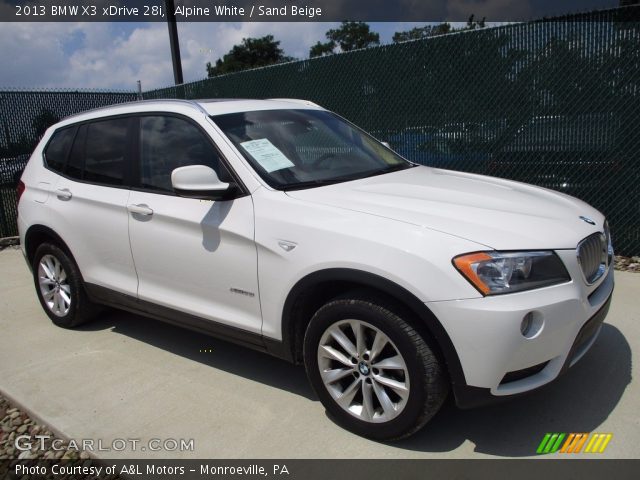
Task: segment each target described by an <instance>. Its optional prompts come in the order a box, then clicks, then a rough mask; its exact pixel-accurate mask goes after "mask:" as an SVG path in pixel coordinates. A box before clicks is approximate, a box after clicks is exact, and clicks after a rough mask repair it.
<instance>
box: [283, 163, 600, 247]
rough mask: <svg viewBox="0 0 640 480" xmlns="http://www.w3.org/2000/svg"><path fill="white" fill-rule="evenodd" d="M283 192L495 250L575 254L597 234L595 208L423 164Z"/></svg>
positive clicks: (535, 189)
mask: <svg viewBox="0 0 640 480" xmlns="http://www.w3.org/2000/svg"><path fill="white" fill-rule="evenodd" d="M287 194H288V195H289V196H291V197H293V198H296V199H299V200H304V201H308V202H315V203H320V204H323V205H331V206H334V207H337V208H343V209H348V210H352V211H358V212H362V213H365V214H370V215H377V216H380V217H385V218H389V219H394V220H397V221H400V222H405V223H409V224H413V225H416V226H420V227H423V228H429V229H432V230H437V231H440V232H445V233H448V234H451V235H455V236H458V237H461V238H464V239H466V240H470V241H473V242H476V243H480V244H483V245H485V246H487V247H490V248H493V249H496V250H520V249H522V250H525V249H526V250H531V249H569V248H575V247H576V246H577V244H578V242H579V241H580V240H582V239H583V238H585V237H586V236H588V235H590V234H591V233H593V232H595V231H601V230H602V227H603V223H604V217H603V216H602V214H601V213H600V212H598V211H597V210H596V209H594V208H593V207H591V206H589V205H587V204H586V203H584V202H582V201H581V200H578V199H576V198H573V197H570V196H568V195H564V194H562V193H558V192H554V191H552V190H547V189H543V188H539V187H534V186H531V185H527V184H524V183H519V182H513V181H509V180H503V179H498V178H493V177H485V176H481V175H473V174H467V173H461V172H454V171H450V170H439V169H435V168H430V167H423V166H419V167H414V168H410V169H407V170H401V171H399V172H394V173H388V174H385V175H378V176H374V177H369V178H364V179H361V180H355V181H350V182H344V183H338V184H335V185H328V186H324V187H318V188H310V189H306V190H294V191H289V192H287ZM581 216H584V217H588V218H590V219H592V220H593V221H594V222H595V225H590V224H589V223H587V222H585V221H584V220H582V219H581V218H580V217H581Z"/></svg>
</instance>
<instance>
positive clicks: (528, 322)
mask: <svg viewBox="0 0 640 480" xmlns="http://www.w3.org/2000/svg"><path fill="white" fill-rule="evenodd" d="M543 326H544V318H543V316H542V314H541V313H540V312H529V313H527V314H526V315H525V316H524V317H523V318H522V323H520V333H522V336H523V337H525V338H534V337H536V336H537V335H538V334H540V332H541V331H542V327H543Z"/></svg>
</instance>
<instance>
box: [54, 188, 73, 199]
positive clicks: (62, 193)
mask: <svg viewBox="0 0 640 480" xmlns="http://www.w3.org/2000/svg"><path fill="white" fill-rule="evenodd" d="M56 196H57V197H58V198H59V199H61V200H71V197H73V195H72V194H71V191H70V190H69V189H68V188H59V189H57V190H56Z"/></svg>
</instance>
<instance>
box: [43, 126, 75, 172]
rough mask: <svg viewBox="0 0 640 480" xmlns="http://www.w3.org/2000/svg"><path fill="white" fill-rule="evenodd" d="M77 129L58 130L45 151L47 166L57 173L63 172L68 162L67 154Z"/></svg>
mask: <svg viewBox="0 0 640 480" xmlns="http://www.w3.org/2000/svg"><path fill="white" fill-rule="evenodd" d="M74 133H75V128H74V127H71V128H65V129H63V130H58V131H57V132H56V133H54V134H53V136H52V137H51V140H50V141H49V144H48V145H47V148H46V149H45V151H44V159H45V161H46V163H47V166H48V167H49V168H50V169H51V170H54V171H56V172H62V169H63V168H64V164H65V161H66V160H67V154H68V153H69V148H70V147H71V142H73V136H74Z"/></svg>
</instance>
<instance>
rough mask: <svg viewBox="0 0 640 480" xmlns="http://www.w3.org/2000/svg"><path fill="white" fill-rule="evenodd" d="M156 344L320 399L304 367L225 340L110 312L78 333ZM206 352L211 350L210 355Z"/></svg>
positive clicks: (134, 316)
mask: <svg viewBox="0 0 640 480" xmlns="http://www.w3.org/2000/svg"><path fill="white" fill-rule="evenodd" d="M108 329H111V331H113V332H114V333H117V334H119V335H126V336H128V337H130V338H133V339H135V340H138V341H141V342H144V343H147V344H149V345H153V346H154V347H156V348H160V349H162V350H166V351H168V352H171V353H173V354H174V355H179V356H181V357H183V358H187V359H189V360H193V361H196V362H199V363H202V364H204V365H208V366H210V367H213V368H217V369H219V370H223V371H225V372H229V373H232V374H233V375H239V376H241V377H244V378H247V379H250V380H252V381H255V382H260V383H264V384H265V385H269V386H272V387H275V388H279V389H282V390H286V391H288V392H291V393H293V394H296V395H300V396H302V397H305V398H307V399H309V400H317V397H316V395H315V393H314V392H313V390H312V388H311V386H310V385H309V383H308V382H307V377H306V374H305V371H304V368H302V367H299V366H296V365H292V364H291V363H289V362H286V361H284V360H281V359H279V358H276V357H273V356H271V355H269V354H267V353H263V352H259V351H255V350H251V349H250V348H247V347H242V346H239V345H235V344H233V343H230V342H226V341H224V340H219V339H217V338H214V337H211V336H209V335H205V334H201V333H198V332H193V331H191V330H187V329H186V328H180V327H176V326H174V325H170V324H168V323H164V322H161V321H158V320H154V319H151V318H147V317H143V316H140V315H135V314H132V313H128V312H123V311H118V310H111V309H110V310H107V311H106V312H104V313H103V314H101V315H100V316H99V318H97V319H96V320H94V321H92V322H90V323H87V324H85V325H83V326H82V327H79V328H78V330H87V331H92V330H108ZM205 350H211V351H210V352H207V351H205Z"/></svg>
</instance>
